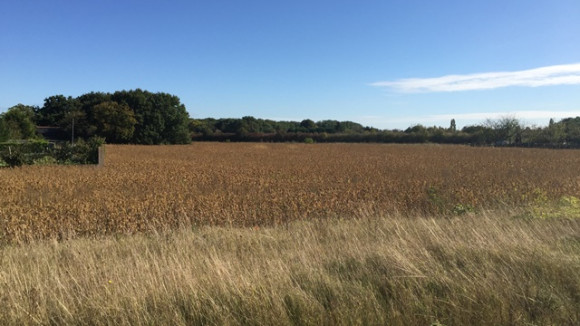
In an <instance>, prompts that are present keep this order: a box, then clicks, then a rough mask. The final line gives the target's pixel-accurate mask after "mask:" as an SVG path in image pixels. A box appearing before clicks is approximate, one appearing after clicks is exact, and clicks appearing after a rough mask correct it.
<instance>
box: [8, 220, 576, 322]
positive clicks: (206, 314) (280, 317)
mask: <svg viewBox="0 0 580 326" xmlns="http://www.w3.org/2000/svg"><path fill="white" fill-rule="evenodd" d="M516 215H517V214H516ZM513 216H514V214H513V213H508V212H484V213H481V214H477V215H467V216H461V217H453V218H441V217H438V218H429V217H421V218H413V217H409V216H406V217H402V216H383V217H377V216H367V217H363V218H358V219H338V218H330V219H320V220H310V221H294V222H290V223H288V224H285V225H279V226H274V227H262V228H256V227H254V228H236V227H219V226H204V227H200V228H194V229H191V228H182V229H180V230H179V231H175V232H159V233H157V234H149V235H131V236H117V237H111V236H108V237H104V238H101V239H76V240H69V241H63V242H57V241H54V240H53V241H41V242H32V243H29V244H23V245H11V246H4V247H0V324H2V325H37V324H40V325H48V324H54V325H62V324H69V325H84V324H86V325H111V324H115V325H143V324H146V325H430V324H431V323H434V322H440V323H442V324H445V325H578V324H579V323H580V308H579V307H580V221H579V220H578V219H551V220H542V219H523V218H515V217H513Z"/></svg>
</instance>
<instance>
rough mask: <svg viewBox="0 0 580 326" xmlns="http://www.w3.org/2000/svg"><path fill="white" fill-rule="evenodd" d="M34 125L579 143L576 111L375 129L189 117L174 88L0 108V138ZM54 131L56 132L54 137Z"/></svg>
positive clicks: (30, 135) (180, 137) (137, 132)
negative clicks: (541, 122) (539, 123)
mask: <svg viewBox="0 0 580 326" xmlns="http://www.w3.org/2000/svg"><path fill="white" fill-rule="evenodd" d="M38 126H51V127H52V129H55V130H57V131H58V132H56V133H55V134H54V135H57V137H59V138H61V139H62V140H74V139H84V140H88V139H90V138H92V137H97V138H105V140H106V142H107V143H130V144H185V143H189V142H191V141H192V140H194V141H251V142H256V141H265V142H373V143H427V142H429V143H441V144H472V145H494V146H534V147H574V148H578V147H580V117H576V118H566V119H562V120H560V121H558V122H555V121H554V120H552V119H551V120H550V122H549V124H548V125H547V126H545V127H536V126H524V125H523V124H522V123H521V122H520V121H519V120H517V119H515V118H512V117H504V118H501V119H498V120H487V121H485V122H484V123H482V124H479V125H472V126H466V127H464V128H462V129H461V130H458V129H457V125H456V122H455V120H454V119H453V120H451V121H450V124H449V127H448V128H444V127H436V126H434V127H426V126H423V125H420V124H418V125H414V126H411V127H409V128H407V129H405V130H396V129H395V130H379V129H377V128H371V127H365V126H362V125H361V124H359V123H356V122H352V121H336V120H322V121H317V122H315V121H313V120H310V119H305V120H302V121H274V120H267V119H257V118H254V117H251V116H246V117H243V118H241V119H213V118H207V119H190V118H189V115H188V113H187V111H186V109H185V106H184V105H183V104H181V102H180V99H179V98H178V97H177V96H175V95H170V94H167V93H151V92H148V91H144V90H141V89H136V90H130V91H117V92H115V93H112V94H111V93H95V92H91V93H87V94H83V95H81V96H79V97H76V98H73V97H70V96H69V97H65V96H63V95H55V96H51V97H48V98H46V99H45V100H44V105H43V106H42V107H36V106H27V105H23V104H18V105H16V106H14V107H12V108H10V109H8V111H7V112H5V113H3V114H0V143H1V142H6V141H8V140H19V139H41V138H42V136H41V135H39V133H38V130H40V129H39V128H38ZM54 135H53V137H54Z"/></svg>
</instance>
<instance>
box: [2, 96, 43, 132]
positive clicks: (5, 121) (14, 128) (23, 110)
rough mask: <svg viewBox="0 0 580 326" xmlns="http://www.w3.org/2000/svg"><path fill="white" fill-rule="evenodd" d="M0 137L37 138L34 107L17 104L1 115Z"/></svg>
mask: <svg viewBox="0 0 580 326" xmlns="http://www.w3.org/2000/svg"><path fill="white" fill-rule="evenodd" d="M0 120H1V121H2V122H1V125H0V128H1V129H2V131H0V137H1V138H4V139H3V140H8V139H32V138H37V135H36V126H35V124H34V121H33V120H34V107H31V106H27V105H22V104H18V105H15V106H13V107H11V108H10V109H8V111H7V112H6V113H4V114H2V115H0Z"/></svg>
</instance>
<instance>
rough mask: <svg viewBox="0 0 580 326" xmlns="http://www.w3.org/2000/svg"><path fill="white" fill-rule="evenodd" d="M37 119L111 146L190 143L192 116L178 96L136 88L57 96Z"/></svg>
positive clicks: (46, 104) (47, 103) (76, 135)
mask: <svg viewBox="0 0 580 326" xmlns="http://www.w3.org/2000/svg"><path fill="white" fill-rule="evenodd" d="M35 116H36V118H35V120H36V122H37V123H38V124H39V125H47V126H58V127H60V128H61V129H63V130H65V131H66V132H67V133H73V135H74V136H75V137H83V138H88V137H92V136H99V137H105V139H106V141H107V142H109V143H133V144H184V143H189V142H190V141H191V137H190V133H189V130H188V123H189V114H188V113H187V111H186V109H185V106H184V105H183V104H181V101H180V99H179V98H178V97H177V96H175V95H170V94H167V93H151V92H148V91H144V90H141V89H136V90H130V91H118V92H115V93H113V94H110V93H94V92H92V93H87V94H83V95H81V96H79V97H76V98H72V97H70V96H69V97H65V96H63V95H55V96H51V97H48V98H46V99H45V101H44V105H43V106H42V107H41V108H38V109H37V110H36V111H35ZM73 128H74V130H73Z"/></svg>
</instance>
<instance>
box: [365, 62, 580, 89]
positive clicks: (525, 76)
mask: <svg viewBox="0 0 580 326" xmlns="http://www.w3.org/2000/svg"><path fill="white" fill-rule="evenodd" d="M578 84H580V63H576V64H568V65H557V66H548V67H541V68H535V69H529V70H521V71H511V72H487V73H478V74H468V75H447V76H442V77H436V78H408V79H400V80H395V81H379V82H375V83H372V84H371V85H372V86H376V87H385V88H388V89H392V90H394V91H397V92H402V93H421V92H456V91H469V90H484V89H495V88H501V87H509V86H522V87H539V86H550V85H578Z"/></svg>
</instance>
